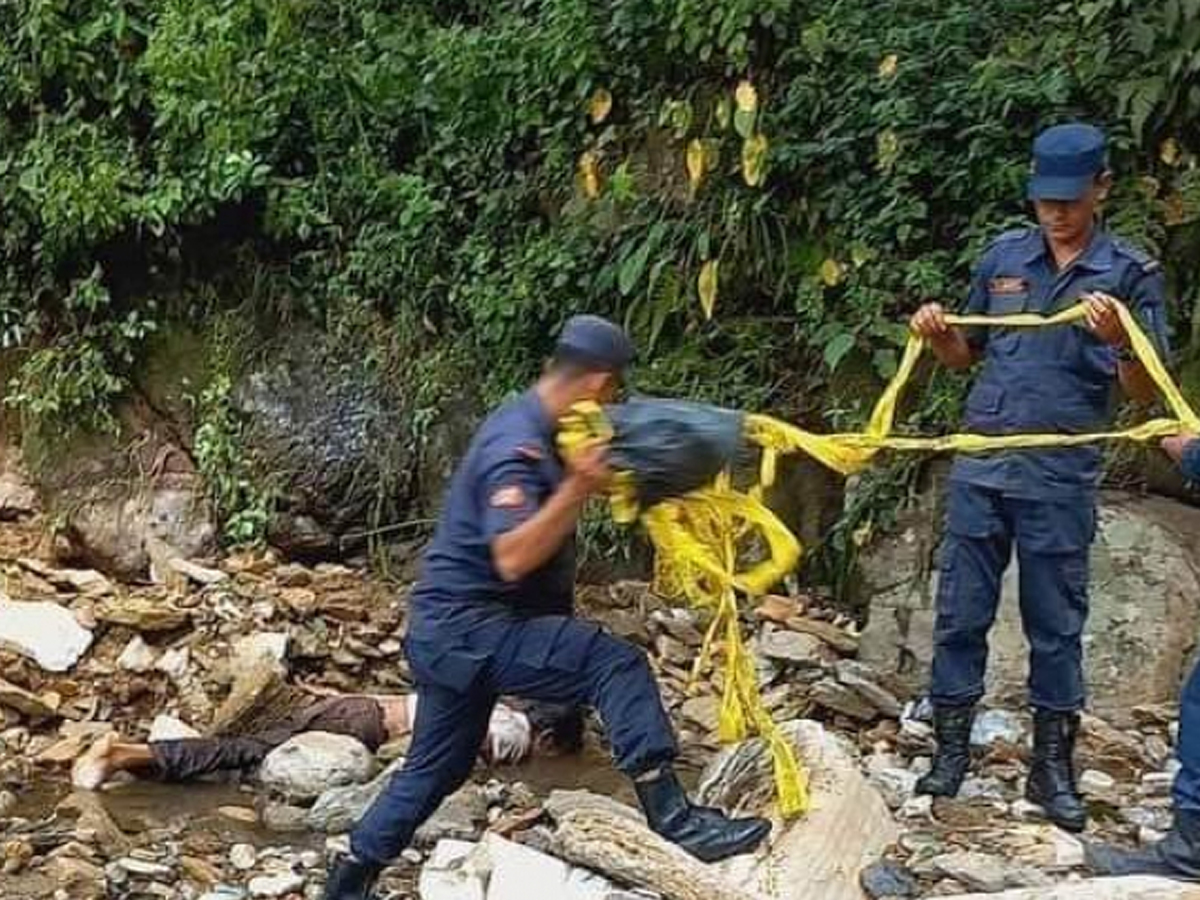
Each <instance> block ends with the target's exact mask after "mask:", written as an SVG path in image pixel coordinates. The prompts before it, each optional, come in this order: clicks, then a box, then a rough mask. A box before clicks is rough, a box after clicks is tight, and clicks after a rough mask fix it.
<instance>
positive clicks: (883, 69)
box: [879, 53, 900, 79]
mask: <svg viewBox="0 0 1200 900" xmlns="http://www.w3.org/2000/svg"><path fill="white" fill-rule="evenodd" d="M899 67H900V57H899V56H897V55H896V54H895V53H889V54H888V55H887V56H885V57H884V58H883V59H881V60H880V61H879V77H880V78H885V79H887V78H895V77H896V71H897V69H899Z"/></svg>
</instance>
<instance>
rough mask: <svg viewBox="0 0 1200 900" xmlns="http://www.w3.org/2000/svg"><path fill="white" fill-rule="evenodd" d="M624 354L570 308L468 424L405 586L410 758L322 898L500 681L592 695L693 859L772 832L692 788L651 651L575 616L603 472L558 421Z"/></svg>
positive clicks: (403, 826) (441, 785) (653, 812)
mask: <svg viewBox="0 0 1200 900" xmlns="http://www.w3.org/2000/svg"><path fill="white" fill-rule="evenodd" d="M632 358H633V347H632V345H631V344H630V342H629V339H628V338H627V336H626V335H625V333H624V332H623V331H622V330H621V329H620V328H618V327H617V326H616V325H613V324H612V323H610V322H608V321H606V320H604V319H601V318H598V317H595V316H577V317H574V318H572V319H571V320H569V321H568V322H567V323H566V325H565V327H564V328H563V331H562V334H561V336H560V338H559V340H558V344H557V348H556V350H555V352H554V355H553V358H552V359H551V361H550V362H549V363H548V365H547V368H546V370H545V372H544V374H543V376H542V377H541V378H540V379H539V381H538V382H537V384H536V385H535V386H534V387H533V388H532V389H531V390H530V391H528V392H527V393H525V394H522V395H521V396H519V397H518V398H517V399H515V400H513V401H511V402H509V403H507V404H506V405H504V406H502V407H500V408H499V409H498V410H496V411H495V412H494V413H492V415H491V416H490V417H489V418H488V419H487V421H486V422H485V423H484V424H483V426H482V427H481V428H480V429H479V431H478V432H477V433H476V435H475V437H474V439H473V441H472V442H471V445H470V448H469V449H468V451H467V454H466V457H465V458H464V459H463V460H462V462H461V463H460V464H459V467H458V469H457V471H456V472H455V474H454V477H453V480H452V482H451V485H450V490H449V494H448V496H447V498H446V502H445V509H444V511H443V513H442V516H441V520H440V522H439V524H438V528H437V532H436V534H435V536H434V539H433V542H432V543H431V545H430V547H429V549H428V550H427V552H426V555H425V559H424V568H423V571H422V574H421V578H420V581H419V583H418V584H417V586H416V588H415V589H414V592H413V595H412V600H411V605H410V616H409V623H408V633H407V637H406V641H405V649H406V652H407V655H408V660H409V663H410V666H411V669H412V673H413V676H414V679H415V681H416V684H417V690H418V692H419V697H420V703H419V704H418V706H417V716H416V722H415V723H414V725H413V738H412V745H411V748H410V750H409V755H408V758H407V759H406V761H405V765H404V767H403V769H402V770H401V771H400V772H398V773H397V774H396V775H395V776H394V777H393V778H392V780H391V782H390V783H389V784H388V786H387V788H386V789H385V790H384V792H383V793H382V794H381V795H380V797H379V799H378V800H376V801H375V803H374V804H373V805H372V806H371V807H370V809H368V810H367V812H366V813H365V814H364V815H363V817H362V819H361V820H360V821H359V822H358V824H357V827H356V828H355V829H354V832H353V834H352V835H351V840H350V847H351V851H352V852H351V854H350V855H348V856H344V857H342V858H341V859H340V860H338V861H337V862H336V863H335V865H334V867H333V868H332V870H331V872H330V877H329V879H328V881H327V883H326V893H325V897H326V900H366V898H369V897H370V896H371V894H372V890H373V887H374V884H375V881H376V879H377V878H378V875H379V872H380V870H381V869H382V868H383V867H384V866H385V865H386V864H387V863H388V862H389V861H390V860H392V859H394V858H395V857H396V856H397V855H398V854H399V853H400V852H401V850H403V849H404V848H405V846H407V845H408V843H409V841H410V840H411V839H412V836H413V834H414V833H415V832H416V830H417V828H418V827H419V826H420V825H421V824H422V823H423V822H424V821H425V820H426V819H427V818H429V816H430V815H432V814H433V812H434V811H435V810H436V809H437V808H438V805H439V804H440V803H441V802H442V800H443V799H444V798H445V797H446V796H447V795H449V794H450V793H452V792H453V791H455V790H456V789H458V787H459V786H460V785H462V784H463V782H464V781H465V780H466V779H467V777H468V776H469V775H470V773H471V769H472V766H473V764H474V761H475V755H476V751H477V750H478V747H479V744H480V741H481V740H482V738H483V735H484V733H485V732H486V730H487V725H488V719H489V716H490V715H491V711H492V707H493V705H494V704H495V702H496V699H497V697H498V696H500V695H501V694H508V695H515V696H522V697H527V698H529V699H535V700H542V701H545V702H551V703H566V704H572V705H579V706H583V705H587V706H591V707H594V708H595V709H596V711H597V712H598V713H599V715H600V718H601V720H602V721H603V723H604V726H605V728H606V730H607V732H608V736H609V739H610V742H611V744H612V750H613V755H614V757H615V760H616V764H617V766H618V767H619V768H620V769H621V770H622V771H624V772H625V773H626V774H628V775H629V776H630V777H631V778H632V779H633V782H634V787H635V789H636V791H637V794H638V798H639V800H640V801H641V804H642V807H643V809H644V810H645V813H646V819H647V822H648V824H649V825H650V827H651V828H652V829H654V830H655V831H656V832H658V833H659V834H661V835H662V836H663V837H665V838H667V839H668V840H671V841H674V842H675V843H676V844H678V845H680V846H681V847H683V848H684V849H685V850H687V851H689V852H690V853H692V854H693V855H695V856H697V857H698V858H700V859H702V860H706V861H711V860H717V859H722V858H725V857H728V856H732V855H734V854H738V853H744V852H747V851H749V850H752V849H753V848H754V847H756V846H757V845H758V844H759V843H760V842H761V841H762V840H763V838H764V837H766V835H767V834H768V832H769V831H770V823H769V822H767V821H765V820H762V819H756V818H747V819H730V818H727V817H726V816H725V815H724V814H723V813H722V812H720V811H718V810H715V809H710V808H706V807H698V806H693V805H692V804H691V803H690V802H689V801H688V799H687V797H686V796H685V794H684V792H683V789H682V788H681V786H680V783H679V781H678V779H677V778H676V776H675V773H674V771H673V769H672V761H673V760H674V758H675V755H676V744H675V739H674V735H673V733H672V730H671V726H670V723H669V722H668V720H667V715H666V712H665V711H664V709H663V705H662V701H661V699H660V696H659V692H658V688H657V685H656V684H655V681H654V678H653V675H652V674H651V671H650V667H649V664H648V663H647V660H646V658H645V655H644V654H643V653H642V652H641V651H640V650H638V649H637V648H635V647H634V646H633V645H631V644H628V643H626V642H625V641H622V640H619V639H617V638H615V637H613V636H612V635H610V634H608V633H606V632H605V631H603V630H602V629H601V628H600V627H599V626H597V625H595V624H593V623H590V622H586V621H582V620H579V619H575V618H572V616H571V612H572V605H573V592H574V581H575V531H576V526H577V524H578V520H579V516H580V513H581V512H582V510H583V507H584V504H585V502H586V501H587V499H588V498H589V496H591V495H593V494H595V493H597V492H599V491H601V490H602V489H603V488H604V486H605V484H606V483H607V481H608V479H609V477H610V472H609V469H608V467H607V465H606V462H605V453H606V448H605V447H603V446H595V447H592V448H590V449H585V450H584V451H582V452H581V453H580V454H579V455H578V456H576V457H574V458H572V459H570V460H567V461H563V460H561V459H560V458H559V456H558V454H557V453H556V444H555V432H556V423H557V421H558V419H559V418H560V417H561V416H562V415H563V414H564V413H566V412H567V411H568V410H569V409H570V407H571V406H572V405H573V404H575V403H577V402H579V401H584V400H593V401H598V402H605V401H607V400H610V399H611V398H612V395H613V394H614V392H615V389H616V387H617V386H618V383H619V381H620V378H621V375H622V372H623V370H624V369H625V368H626V367H627V366H628V364H629V363H630V362H631V360H632Z"/></svg>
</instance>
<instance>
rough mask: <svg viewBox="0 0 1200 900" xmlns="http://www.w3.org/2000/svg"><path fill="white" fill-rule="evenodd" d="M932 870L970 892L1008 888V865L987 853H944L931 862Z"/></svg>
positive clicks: (988, 891) (986, 891)
mask: <svg viewBox="0 0 1200 900" xmlns="http://www.w3.org/2000/svg"><path fill="white" fill-rule="evenodd" d="M932 865H933V868H934V869H935V870H937V871H938V872H940V873H941V874H942V875H944V876H945V877H946V878H953V879H954V880H955V881H957V882H959V883H960V884H963V885H965V886H966V887H968V888H970V889H971V890H975V891H983V892H984V893H992V892H995V891H1002V890H1004V889H1005V888H1006V887H1008V879H1007V872H1008V870H1009V868H1010V863H1009V862H1008V861H1007V860H1005V859H1002V858H1001V857H998V856H992V855H991V854H988V853H966V852H958V853H944V854H942V855H941V856H938V857H935V858H934V859H933V861H932Z"/></svg>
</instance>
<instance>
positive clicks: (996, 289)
mask: <svg viewBox="0 0 1200 900" xmlns="http://www.w3.org/2000/svg"><path fill="white" fill-rule="evenodd" d="M988 291H989V292H990V293H993V294H1027V293H1029V282H1028V281H1026V280H1025V279H1024V278H993V279H992V280H991V281H989V282H988Z"/></svg>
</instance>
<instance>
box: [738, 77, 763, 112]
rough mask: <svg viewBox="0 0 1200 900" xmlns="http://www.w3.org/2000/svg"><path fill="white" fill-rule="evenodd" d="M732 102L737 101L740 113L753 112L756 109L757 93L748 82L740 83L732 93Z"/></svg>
mask: <svg viewBox="0 0 1200 900" xmlns="http://www.w3.org/2000/svg"><path fill="white" fill-rule="evenodd" d="M733 98H734V100H736V101H737V107H738V109H740V110H741V111H742V112H754V111H755V110H756V109H758V91H756V90H755V89H754V85H752V84H751V83H750V82H749V81H742V82H740V83H739V84H738V86H737V90H736V91H734V93H733Z"/></svg>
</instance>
